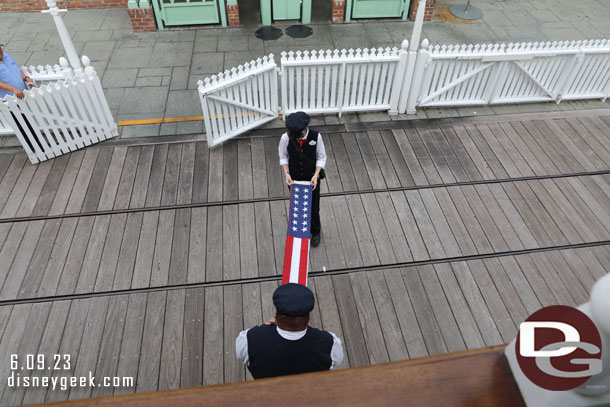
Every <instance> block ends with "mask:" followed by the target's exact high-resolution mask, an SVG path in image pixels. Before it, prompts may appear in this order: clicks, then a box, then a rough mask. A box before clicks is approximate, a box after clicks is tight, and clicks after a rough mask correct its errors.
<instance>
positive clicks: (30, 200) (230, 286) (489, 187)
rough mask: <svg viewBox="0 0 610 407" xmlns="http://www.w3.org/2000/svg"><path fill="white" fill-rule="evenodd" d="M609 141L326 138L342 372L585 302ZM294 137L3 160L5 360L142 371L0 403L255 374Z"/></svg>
mask: <svg viewBox="0 0 610 407" xmlns="http://www.w3.org/2000/svg"><path fill="white" fill-rule="evenodd" d="M432 123H434V122H432ZM363 129H364V130H363ZM607 134H610V116H608V115H607V113H603V114H601V115H599V116H595V115H593V116H591V115H587V116H585V117H578V116H577V115H568V117H566V118H562V117H558V116H556V115H552V116H548V117H545V115H538V116H535V117H532V116H528V115H525V116H523V117H522V119H521V120H520V119H519V117H514V118H512V119H511V120H499V121H498V122H494V121H493V120H492V119H490V118H485V119H484V120H480V121H472V120H469V121H464V122H460V121H459V120H456V121H455V122H453V123H450V124H446V123H445V124H443V123H441V124H439V125H438V126H436V125H434V126H433V125H427V126H423V127H421V128H420V127H417V128H414V127H406V128H396V127H392V128H391V129H390V128H385V129H384V128H379V124H375V125H373V126H371V127H370V129H367V128H366V127H362V126H361V127H360V128H359V129H358V131H352V132H349V131H348V132H344V133H334V134H333V133H329V134H325V135H324V137H325V141H326V140H328V141H327V142H326V143H325V144H327V146H328V147H327V148H328V154H329V163H328V166H327V174H328V180H327V181H326V182H324V183H323V184H322V185H321V188H322V190H321V192H322V198H321V208H322V209H321V210H322V212H321V214H322V219H323V235H322V244H321V245H320V247H318V248H312V250H311V258H310V260H311V265H310V267H311V272H312V274H311V279H310V284H309V285H310V287H311V288H312V290H313V291H314V293H315V295H316V298H317V307H316V309H315V311H314V313H313V314H312V322H313V323H314V325H316V326H320V327H322V328H323V329H328V330H331V331H333V332H335V333H337V334H338V335H339V336H340V337H341V338H342V339H343V340H344V344H345V350H346V358H345V361H344V362H343V364H342V365H341V366H340V367H341V368H347V367H355V366H361V365H367V364H374V363H382V362H387V361H396V360H402V359H409V358H415V357H420V356H426V355H432V354H439V353H445V352H453V351H459V350H464V349H474V348H479V347H483V346H492V345H498V344H502V343H506V342H508V341H510V340H511V339H512V338H513V337H514V335H515V334H516V329H517V327H518V326H519V323H520V322H522V321H523V320H524V319H525V318H527V316H528V315H529V314H530V313H532V312H534V311H535V310H537V309H539V308H540V307H543V306H547V305H553V304H566V305H578V304H580V303H582V302H585V301H587V299H588V292H589V290H590V288H591V286H592V284H593V283H594V282H595V280H596V279H598V278H599V277H601V276H602V275H603V274H605V273H607V272H608V268H607V266H606V265H607V264H608V262H609V261H610V141H609V140H608V139H607V137H606V135H607ZM277 142H278V137H277V136H270V137H259V136H253V137H249V138H240V139H237V140H234V141H230V142H228V143H226V144H224V145H223V146H220V147H219V148H214V149H212V150H208V148H207V146H206V144H205V143H204V142H187V143H172V144H154V145H144V146H141V145H132V146H124V145H123V146H119V147H105V146H104V145H103V144H102V145H101V146H98V147H96V148H90V149H87V150H83V151H79V152H76V153H73V154H70V155H68V156H64V157H61V158H59V159H56V160H51V161H48V162H46V163H44V164H41V165H39V166H31V165H30V164H29V163H27V162H26V160H25V157H24V156H23V154H0V355H4V356H0V358H1V357H4V358H5V359H6V358H7V357H8V356H7V355H10V354H11V353H18V354H20V355H22V354H23V355H25V354H36V353H41V354H45V355H52V354H55V353H69V354H71V357H72V361H73V364H72V366H71V371H70V372H61V373H60V372H57V371H55V372H48V371H45V372H40V374H41V375H52V376H54V377H58V376H59V375H68V374H77V375H81V374H86V373H87V372H89V371H91V372H92V374H94V375H96V376H117V375H118V376H130V377H133V378H134V386H133V387H128V388H122V387H117V388H103V387H98V388H72V389H69V390H66V391H61V390H56V391H47V390H46V389H40V388H19V389H12V388H8V387H7V386H6V380H4V381H3V382H2V383H0V405H17V404H21V403H35V402H45V401H61V400H68V399H75V398H83V397H98V396H105V395H112V394H125V393H132V392H143V391H150V390H163V389H174V388H184V387H191V386H198V385H210V384H217V383H226V382H234V381H239V380H245V379H251V376H250V375H249V374H248V372H247V371H246V370H245V369H244V367H243V366H241V365H240V363H239V362H238V361H237V360H236V358H235V355H234V339H235V336H236V335H237V333H238V332H239V331H240V330H242V329H244V328H246V327H250V326H252V325H254V324H258V323H261V322H262V321H264V320H266V319H267V318H269V317H270V316H272V314H273V305H272V303H271V293H272V292H273V290H274V289H275V288H276V287H277V286H278V284H279V276H280V273H281V267H282V261H283V252H284V241H285V227H286V226H285V225H286V214H287V201H286V197H287V188H285V187H284V186H283V185H282V182H283V180H282V177H281V173H280V172H279V168H278V165H277V158H276V155H277V151H276V148H277ZM322 270H325V271H322ZM0 362H2V360H0ZM5 362H6V363H4V366H9V363H8V359H7V360H5ZM38 374H39V373H38V372H29V371H28V372H25V373H24V376H33V375H38Z"/></svg>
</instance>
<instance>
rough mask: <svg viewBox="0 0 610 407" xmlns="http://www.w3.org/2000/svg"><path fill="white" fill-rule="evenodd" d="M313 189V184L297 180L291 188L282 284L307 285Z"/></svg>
mask: <svg viewBox="0 0 610 407" xmlns="http://www.w3.org/2000/svg"><path fill="white" fill-rule="evenodd" d="M312 191H313V186H311V185H309V182H303V181H297V182H295V183H294V184H293V185H292V187H291V188H290V214H289V216H288V233H287V237H286V251H285V253H284V271H283V274H282V284H287V283H297V284H302V285H307V272H308V269H309V236H310V234H309V233H310V228H311V194H312Z"/></svg>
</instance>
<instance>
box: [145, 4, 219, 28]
mask: <svg viewBox="0 0 610 407" xmlns="http://www.w3.org/2000/svg"><path fill="white" fill-rule="evenodd" d="M219 1H220V2H221V3H222V4H221V7H218V2H219ZM153 6H154V8H155V14H156V17H157V25H158V26H159V28H160V29H162V28H163V27H164V26H171V25H195V24H218V23H219V22H220V21H221V17H222V25H226V16H225V14H221V15H219V11H220V13H225V12H226V11H225V6H224V0H153ZM159 20H161V22H162V23H161V24H159V22H160V21H159Z"/></svg>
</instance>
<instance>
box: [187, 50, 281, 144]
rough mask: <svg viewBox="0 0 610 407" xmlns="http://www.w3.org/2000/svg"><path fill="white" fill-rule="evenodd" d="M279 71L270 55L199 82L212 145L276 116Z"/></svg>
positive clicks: (205, 120)
mask: <svg viewBox="0 0 610 407" xmlns="http://www.w3.org/2000/svg"><path fill="white" fill-rule="evenodd" d="M276 69H277V65H276V63H275V61H274V59H273V54H271V55H269V56H268V57H267V56H265V57H263V58H258V59H257V60H256V61H250V62H249V63H245V64H244V65H240V66H239V67H237V68H233V69H231V70H230V71H229V70H227V71H225V72H224V73H222V72H221V73H219V74H218V75H214V76H212V77H211V78H206V79H205V80H203V81H199V82H198V84H199V98H200V101H201V108H202V110H203V121H204V124H205V131H206V134H207V138H208V145H209V146H214V145H216V144H218V143H222V142H223V141H225V140H228V139H230V138H231V137H234V136H236V135H237V134H240V133H243V132H244V131H247V130H250V129H253V128H255V127H258V126H260V125H262V124H264V123H267V122H269V121H271V120H273V119H275V118H276V117H277V115H278V87H277V73H276Z"/></svg>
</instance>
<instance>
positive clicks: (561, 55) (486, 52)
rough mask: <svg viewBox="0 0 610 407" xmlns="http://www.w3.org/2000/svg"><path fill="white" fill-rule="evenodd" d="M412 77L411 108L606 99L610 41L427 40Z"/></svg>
mask: <svg viewBox="0 0 610 407" xmlns="http://www.w3.org/2000/svg"><path fill="white" fill-rule="evenodd" d="M412 81H413V90H412V93H411V95H410V98H409V107H408V110H407V111H408V112H409V113H411V112H413V111H414V110H415V107H416V106H421V107H429V106H467V105H484V104H500V103H528V102H543V101H555V102H556V103H559V102H561V100H562V99H591V98H599V99H602V100H603V99H605V98H606V97H607V96H608V94H609V93H610V43H609V42H608V41H607V40H595V41H564V42H552V43H551V42H544V43H533V44H532V43H517V44H493V45H492V44H483V45H478V44H477V45H472V44H471V45H436V46H428V44H427V41H426V40H424V42H423V43H422V49H421V50H420V51H419V53H418V56H417V65H416V68H415V74H414V76H413V79H412Z"/></svg>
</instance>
